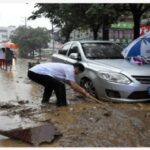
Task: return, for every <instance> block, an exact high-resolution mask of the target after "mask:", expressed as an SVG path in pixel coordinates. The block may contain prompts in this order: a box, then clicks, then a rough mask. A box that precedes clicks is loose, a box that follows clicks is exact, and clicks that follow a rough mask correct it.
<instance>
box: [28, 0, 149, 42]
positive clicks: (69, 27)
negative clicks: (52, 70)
mask: <svg viewBox="0 0 150 150" xmlns="http://www.w3.org/2000/svg"><path fill="white" fill-rule="evenodd" d="M36 7H37V8H38V10H36V11H34V12H33V13H32V16H30V18H29V19H36V18H37V17H41V16H45V17H47V18H49V19H50V20H51V22H52V24H54V25H55V26H57V27H59V28H61V31H62V36H64V37H65V42H66V41H68V40H69V38H70V33H71V32H72V31H73V30H74V29H77V28H90V29H91V30H92V31H93V39H97V38H98V35H97V34H98V31H99V29H100V28H102V31H103V32H102V33H103V37H102V38H103V39H104V40H109V28H110V25H111V24H112V23H114V22H117V20H118V18H119V17H120V16H121V15H123V14H126V13H128V14H130V15H131V16H133V22H134V38H136V37H138V36H139V30H140V21H141V17H142V15H143V14H144V13H146V12H147V11H148V10H150V5H149V4H132V3H130V4H123V3H122V4H111V3H110V4H106V3H104V4H102V3H97V4H96V3H87V4H86V3H84V4H82V3H79V4H76V3H75V4H74V3H71V4H61V3H59V4H50V3H38V4H36Z"/></svg>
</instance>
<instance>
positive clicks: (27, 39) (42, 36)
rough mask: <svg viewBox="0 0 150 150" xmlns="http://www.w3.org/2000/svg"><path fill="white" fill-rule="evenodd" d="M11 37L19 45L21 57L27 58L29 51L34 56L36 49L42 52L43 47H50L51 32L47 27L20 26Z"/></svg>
mask: <svg viewBox="0 0 150 150" xmlns="http://www.w3.org/2000/svg"><path fill="white" fill-rule="evenodd" d="M11 39H12V41H13V42H15V43H16V44H17V45H18V46H19V52H20V53H19V54H20V57H23V58H27V57H28V54H29V53H30V54H32V56H33V57H34V51H35V50H38V51H39V53H41V48H46V47H48V42H50V33H49V31H48V30H47V29H46V28H39V27H38V28H31V27H25V26H20V27H18V28H17V29H16V30H15V31H14V34H13V35H12V36H11Z"/></svg>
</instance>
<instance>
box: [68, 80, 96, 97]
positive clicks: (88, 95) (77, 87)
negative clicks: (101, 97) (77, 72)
mask: <svg viewBox="0 0 150 150" xmlns="http://www.w3.org/2000/svg"><path fill="white" fill-rule="evenodd" d="M67 84H69V85H70V87H71V88H72V89H73V90H75V91H76V92H79V93H80V94H82V95H84V96H86V97H87V98H90V99H95V97H93V96H91V95H90V94H89V93H88V92H87V91H86V90H85V89H84V88H82V87H81V86H80V85H78V84H77V83H76V82H74V81H68V82H67Z"/></svg>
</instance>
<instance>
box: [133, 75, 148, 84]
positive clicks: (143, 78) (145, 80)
mask: <svg viewBox="0 0 150 150" xmlns="http://www.w3.org/2000/svg"><path fill="white" fill-rule="evenodd" d="M132 77H133V78H135V79H136V80H137V81H139V82H140V83H142V84H150V76H132Z"/></svg>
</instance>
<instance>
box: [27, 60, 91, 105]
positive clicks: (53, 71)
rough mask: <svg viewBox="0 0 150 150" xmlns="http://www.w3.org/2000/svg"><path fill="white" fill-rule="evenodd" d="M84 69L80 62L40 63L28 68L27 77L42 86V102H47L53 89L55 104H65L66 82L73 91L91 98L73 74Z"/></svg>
mask: <svg viewBox="0 0 150 150" xmlns="http://www.w3.org/2000/svg"><path fill="white" fill-rule="evenodd" d="M83 71H84V66H83V65H82V64H80V63H75V64H73V65H71V64H63V63H52V62H51V63H42V64H38V65H35V66H34V67H32V68H30V69H29V70H28V77H29V78H30V79H31V80H32V81H34V82H36V83H38V84H41V85H43V86H44V93H43V99H42V103H48V102H49V99H50V97H51V95H52V91H53V90H54V91H55V94H56V98H57V102H56V105H57V106H67V101H66V89H65V84H64V83H66V84H68V85H69V86H70V87H71V88H72V89H74V90H75V91H77V92H79V93H81V94H83V95H84V96H86V97H88V98H93V96H91V95H90V94H89V93H88V92H87V91H86V90H85V89H83V88H82V87H81V86H80V85H78V84H77V83H76V82H75V75H77V74H79V73H81V72H83Z"/></svg>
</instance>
